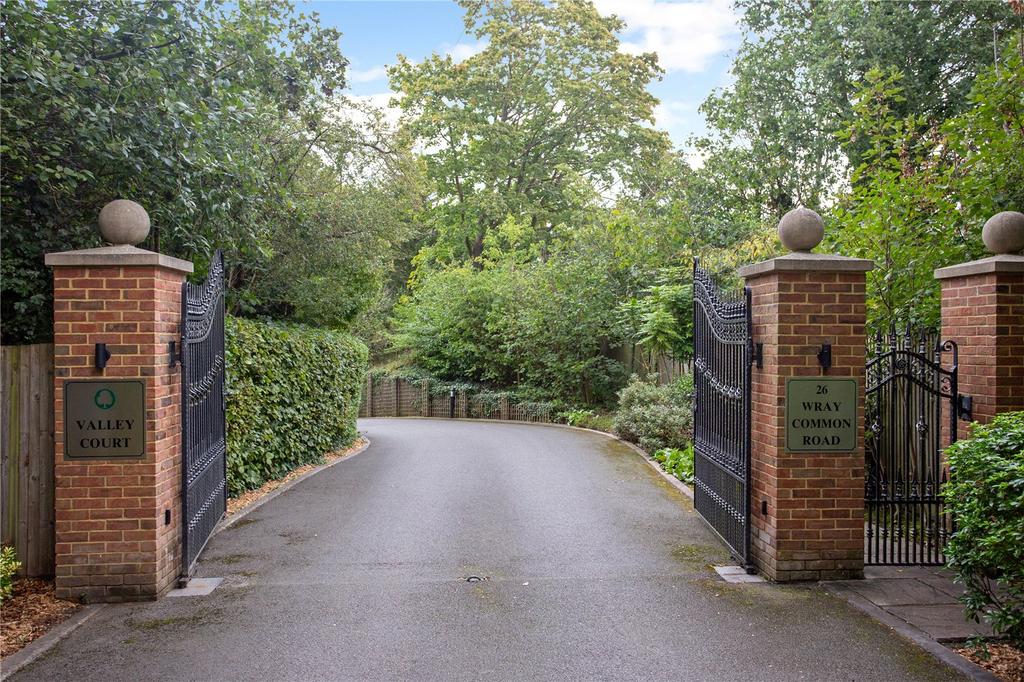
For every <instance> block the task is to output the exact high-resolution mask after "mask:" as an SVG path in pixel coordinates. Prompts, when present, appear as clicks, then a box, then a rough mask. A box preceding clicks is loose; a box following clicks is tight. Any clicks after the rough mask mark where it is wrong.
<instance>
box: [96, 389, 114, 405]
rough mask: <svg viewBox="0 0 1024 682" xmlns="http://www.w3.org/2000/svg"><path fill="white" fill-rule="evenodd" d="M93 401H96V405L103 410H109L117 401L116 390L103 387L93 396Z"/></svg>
mask: <svg viewBox="0 0 1024 682" xmlns="http://www.w3.org/2000/svg"><path fill="white" fill-rule="evenodd" d="M92 401H93V402H94V403H96V407H98V408H100V409H101V410H109V409H110V408H111V407H113V406H114V403H116V402H117V398H116V397H115V396H114V392H113V391H111V390H110V389H109V388H101V389H100V390H98V391H96V395H95V396H93V399H92Z"/></svg>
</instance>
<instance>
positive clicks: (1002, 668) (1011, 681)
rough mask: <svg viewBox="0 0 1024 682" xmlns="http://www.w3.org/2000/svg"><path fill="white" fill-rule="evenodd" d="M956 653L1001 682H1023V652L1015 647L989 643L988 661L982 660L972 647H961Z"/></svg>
mask: <svg viewBox="0 0 1024 682" xmlns="http://www.w3.org/2000/svg"><path fill="white" fill-rule="evenodd" d="M956 652H957V653H958V654H960V655H961V656H963V657H964V658H966V659H967V660H968V661H971V662H972V663H977V664H978V665H980V666H981V667H982V668H985V669H986V670H988V671H989V672H990V673H992V674H993V675H995V676H996V677H998V678H999V679H1000V680H1002V681H1003V682H1024V651H1021V650H1020V649H1018V648H1016V647H1012V646H1010V645H1009V644H992V643H990V644H989V645H988V652H989V659H988V660H985V659H984V658H982V656H981V654H980V653H979V652H978V650H977V649H974V648H973V647H963V648H960V649H957V650H956Z"/></svg>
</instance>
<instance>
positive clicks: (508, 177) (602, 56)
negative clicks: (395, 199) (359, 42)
mask: <svg viewBox="0 0 1024 682" xmlns="http://www.w3.org/2000/svg"><path fill="white" fill-rule="evenodd" d="M461 4H462V6H463V7H464V8H465V9H466V16H465V24H466V29H467V31H468V32H470V33H471V34H472V35H474V36H475V37H476V38H477V39H478V40H479V41H481V42H482V43H485V44H486V47H484V49H483V50H482V51H481V52H480V53H478V54H476V55H474V56H472V57H470V58H468V59H466V60H465V61H463V62H455V61H454V60H453V59H452V58H451V57H450V56H445V57H442V56H438V55H434V56H432V57H429V58H427V59H426V60H424V61H423V62H421V63H418V64H417V63H413V62H411V61H409V60H408V59H406V58H404V57H401V56H400V57H399V62H398V64H397V65H396V66H395V67H393V68H392V69H391V71H390V77H391V84H392V88H393V89H394V90H395V91H396V92H398V93H399V94H400V97H399V103H400V105H401V107H402V109H403V112H404V115H405V121H406V124H407V126H408V132H409V134H410V135H411V137H412V138H413V139H415V140H416V141H417V142H418V143H419V145H420V146H421V147H422V148H424V149H425V150H426V151H425V153H424V158H425V160H426V167H427V173H428V176H429V178H430V180H431V182H432V186H433V189H434V191H435V192H436V195H435V200H434V202H433V205H432V207H431V210H430V212H429V214H428V215H427V216H426V221H427V223H428V225H429V226H430V227H431V228H432V229H433V230H434V231H435V233H436V238H435V240H434V242H433V243H432V244H431V246H430V250H429V254H428V259H429V260H435V261H437V262H441V263H445V262H456V261H459V260H462V259H470V260H472V261H474V262H476V264H477V266H478V267H479V266H480V262H479V259H480V257H481V254H482V253H483V245H484V240H485V238H486V236H487V234H488V232H489V231H491V230H494V229H495V228H496V227H497V226H498V225H500V224H501V223H502V222H503V221H504V220H505V218H506V217H507V216H509V215H512V216H515V217H517V218H525V219H527V220H528V221H529V225H530V229H531V230H532V231H533V239H534V240H535V241H540V242H544V241H547V240H549V239H550V235H551V230H552V228H553V227H554V226H556V225H559V224H563V223H565V224H572V223H574V219H575V218H576V217H577V214H578V212H579V211H581V210H583V209H585V208H586V207H588V206H591V205H592V204H593V203H594V201H595V200H596V199H597V198H598V197H599V196H601V195H602V194H604V193H609V192H611V191H612V190H613V189H614V188H615V187H616V185H617V184H621V183H623V182H628V181H630V180H631V179H633V178H634V177H635V173H636V167H637V165H638V160H640V161H643V160H645V159H652V158H656V157H657V155H659V154H660V153H661V152H662V151H663V150H664V149H665V148H666V146H667V143H666V136H665V134H664V133H660V132H657V131H655V130H654V129H653V128H652V127H650V125H649V124H650V123H652V122H653V108H654V105H655V103H656V100H655V99H654V97H653V96H651V94H650V93H649V92H648V91H647V89H646V88H647V85H648V84H649V83H650V82H651V81H652V80H653V79H654V78H656V77H657V76H658V74H659V73H660V70H659V68H658V66H657V62H656V58H655V56H654V55H653V54H643V55H628V54H624V53H622V52H619V50H618V48H619V41H618V39H617V38H616V36H615V31H617V30H619V29H621V28H622V22H620V21H619V20H617V19H615V18H606V17H601V16H600V15H599V14H598V13H597V11H596V10H595V9H594V7H593V5H592V4H591V3H589V2H585V1H584V0H556V1H555V2H553V3H545V2H541V0H462V3H461Z"/></svg>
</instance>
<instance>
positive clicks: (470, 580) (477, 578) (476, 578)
mask: <svg viewBox="0 0 1024 682" xmlns="http://www.w3.org/2000/svg"><path fill="white" fill-rule="evenodd" d="M481 580H483V578H481V577H480V576H478V575H471V576H469V577H468V578H466V582H467V583H478V582H480V581H481Z"/></svg>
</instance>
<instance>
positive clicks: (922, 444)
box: [864, 329, 970, 565]
mask: <svg viewBox="0 0 1024 682" xmlns="http://www.w3.org/2000/svg"><path fill="white" fill-rule="evenodd" d="M946 353H949V354H950V355H951V360H952V365H951V367H950V369H945V368H944V367H943V366H942V356H943V354H946ZM957 388H958V387H957V345H956V343H955V342H953V341H945V342H941V341H939V340H938V338H937V337H935V336H932V335H930V334H927V333H924V332H912V331H911V330H910V329H907V330H906V331H905V332H904V333H903V334H897V333H896V332H895V331H894V330H890V332H889V334H888V335H885V336H883V335H881V334H878V335H877V336H876V337H875V343H874V346H873V347H872V348H868V362H867V381H866V388H865V394H866V395H865V402H866V405H865V411H864V417H865V426H866V429H865V471H864V535H865V537H864V563H865V564H868V565H939V564H943V563H945V553H944V548H945V546H946V541H947V540H948V539H949V536H950V535H951V534H952V533H953V530H954V524H953V519H952V518H951V517H950V516H949V515H948V514H947V513H946V511H945V507H944V503H943V500H942V485H943V484H944V483H945V482H946V481H947V480H948V470H947V468H946V463H945V461H944V459H943V455H942V451H943V450H944V449H945V448H946V447H947V446H948V445H949V444H951V443H953V442H955V441H956V439H957V419H958V417H962V418H965V419H968V420H969V419H970V410H969V405H970V401H969V400H965V399H964V398H963V396H960V394H959V393H958V392H957ZM943 422H945V425H944V424H943Z"/></svg>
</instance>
